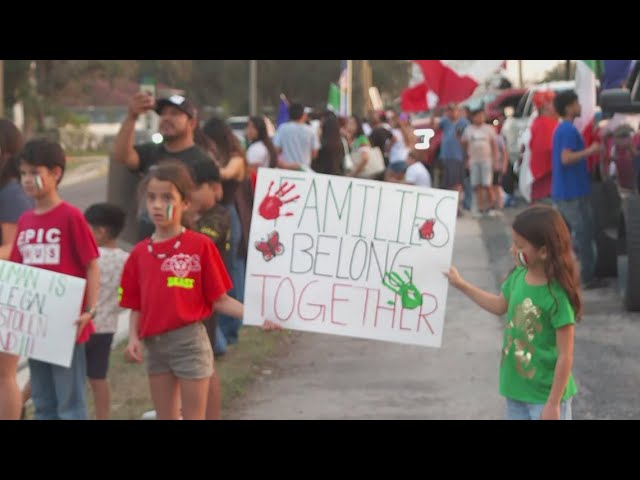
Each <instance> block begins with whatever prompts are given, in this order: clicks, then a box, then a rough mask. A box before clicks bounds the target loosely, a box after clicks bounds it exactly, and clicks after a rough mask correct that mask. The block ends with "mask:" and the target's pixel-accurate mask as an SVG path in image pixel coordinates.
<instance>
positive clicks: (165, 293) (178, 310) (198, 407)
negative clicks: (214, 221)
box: [120, 160, 244, 420]
mask: <svg viewBox="0 0 640 480" xmlns="http://www.w3.org/2000/svg"><path fill="white" fill-rule="evenodd" d="M143 186H144V188H145V201H146V206H147V209H148V211H149V214H150V217H151V220H152V221H153V223H154V225H155V233H154V235H153V236H152V237H151V238H149V239H145V240H143V241H142V242H140V243H138V244H137V245H136V246H135V247H134V248H133V250H132V251H131V254H130V256H129V259H128V260H127V263H126V264H125V268H124V272H123V274H122V282H121V289H122V290H121V293H122V298H121V301H120V305H121V306H122V307H125V308H130V309H131V310H132V313H131V323H130V329H129V344H128V346H127V349H126V355H127V357H128V358H129V359H130V360H132V361H135V362H142V360H143V356H142V344H143V342H144V346H145V349H146V360H147V372H148V375H149V385H150V388H151V399H152V401H153V403H154V406H155V410H156V416H157V417H156V418H158V419H161V420H162V419H164V420H170V419H176V420H177V419H179V418H180V407H181V408H182V418H184V419H185V420H189V419H192V420H196V419H204V418H205V412H206V406H207V396H208V391H209V379H210V377H211V375H212V374H213V368H214V366H213V351H212V348H211V343H210V341H209V338H208V336H207V331H206V328H205V326H204V325H203V322H202V321H203V320H204V319H206V318H208V317H209V316H210V315H211V313H212V309H213V310H215V311H217V312H221V313H225V314H227V315H229V316H232V317H235V318H239V319H240V318H242V316H243V311H244V309H243V306H242V304H241V303H240V302H238V301H237V300H235V299H233V298H231V297H230V296H229V295H228V294H227V293H226V292H227V291H228V290H229V289H230V288H231V280H230V279H229V275H228V273H227V270H226V268H225V266H224V263H223V261H222V258H221V257H220V254H219V253H218V250H217V249H216V247H215V246H214V244H213V243H212V242H211V240H209V238H208V237H206V236H205V235H203V234H201V233H197V232H192V231H190V230H187V229H185V227H184V226H182V223H183V220H185V219H184V214H185V213H186V210H187V207H188V206H189V201H190V198H191V193H192V191H193V181H192V179H191V175H190V172H189V170H188V169H187V167H186V166H185V165H184V164H182V163H180V162H176V161H173V160H167V161H163V162H161V163H159V164H158V166H156V167H153V168H152V169H151V170H150V171H149V174H148V176H147V178H146V179H145V182H144V184H143ZM185 223H186V222H185Z"/></svg>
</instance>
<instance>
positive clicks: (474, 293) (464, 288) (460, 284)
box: [443, 267, 509, 315]
mask: <svg viewBox="0 0 640 480" xmlns="http://www.w3.org/2000/svg"><path fill="white" fill-rule="evenodd" d="M443 273H444V276H445V277H447V278H448V279H449V283H450V284H451V285H453V286H454V287H456V288H457V289H458V290H460V291H461V292H462V293H464V294H465V295H466V296H467V297H469V298H470V299H471V300H473V301H474V302H475V303H477V304H478V305H480V306H481V307H482V308H484V309H485V310H486V311H488V312H491V313H493V314H494V315H504V314H505V313H507V308H508V307H509V305H508V304H507V300H506V299H505V298H504V296H503V295H502V293H500V295H494V294H493V293H489V292H485V291H484V290H482V289H480V288H478V287H476V286H475V285H473V284H472V283H469V282H467V281H466V280H465V279H464V278H462V276H461V275H460V273H458V270H457V269H456V267H451V268H450V269H449V271H448V272H443Z"/></svg>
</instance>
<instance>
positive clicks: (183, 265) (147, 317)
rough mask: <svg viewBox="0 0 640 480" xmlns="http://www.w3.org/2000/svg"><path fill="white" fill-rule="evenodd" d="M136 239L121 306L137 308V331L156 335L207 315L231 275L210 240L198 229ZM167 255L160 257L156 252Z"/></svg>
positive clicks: (228, 284) (124, 278)
mask: <svg viewBox="0 0 640 480" xmlns="http://www.w3.org/2000/svg"><path fill="white" fill-rule="evenodd" d="M177 240H178V237H174V238H170V239H168V240H163V241H161V242H153V252H149V239H146V240H143V241H141V242H140V243H138V244H137V245H136V246H135V247H133V250H132V251H131V254H130V255H129V259H128V260H127V263H126V264H125V266H124V271H123V272H122V281H121V282H120V286H121V294H122V298H121V300H120V306H121V307H124V308H130V309H132V310H137V311H139V312H140V329H139V332H138V335H139V336H140V338H145V337H148V336H150V335H159V334H161V333H165V332H168V331H171V330H175V329H177V328H180V327H184V326H185V325H188V324H190V323H194V322H198V321H200V320H204V319H205V318H208V317H209V316H211V312H212V310H213V304H214V302H215V301H216V300H217V299H218V298H220V296H221V295H223V294H224V293H226V292H227V291H228V290H230V289H231V287H232V284H231V279H230V278H229V274H228V273H227V270H226V268H225V266H224V262H223V261H222V258H221V257H220V254H219V253H218V249H217V248H216V247H215V245H214V244H213V242H211V240H209V238H207V237H206V236H205V235H202V234H201V233H197V232H192V231H190V230H187V231H185V232H184V233H183V234H182V236H181V237H180V245H179V246H178V247H177V248H176V243H177ZM162 255H166V257H164V258H158V256H162Z"/></svg>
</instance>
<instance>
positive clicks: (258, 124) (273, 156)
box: [249, 116, 278, 168]
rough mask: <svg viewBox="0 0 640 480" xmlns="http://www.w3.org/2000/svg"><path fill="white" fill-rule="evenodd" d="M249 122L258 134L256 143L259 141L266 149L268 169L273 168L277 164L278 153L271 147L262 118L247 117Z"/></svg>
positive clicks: (271, 143) (265, 124)
mask: <svg viewBox="0 0 640 480" xmlns="http://www.w3.org/2000/svg"><path fill="white" fill-rule="evenodd" d="M249 121H250V122H251V123H253V126H254V127H255V128H256V131H257V132H258V139H257V140H256V142H258V141H260V142H262V143H264V146H265V147H267V151H268V152H269V168H275V167H276V165H277V164H278V152H276V147H275V146H274V145H273V142H272V141H271V137H269V132H267V123H266V122H265V121H264V118H263V117H260V116H253V117H249Z"/></svg>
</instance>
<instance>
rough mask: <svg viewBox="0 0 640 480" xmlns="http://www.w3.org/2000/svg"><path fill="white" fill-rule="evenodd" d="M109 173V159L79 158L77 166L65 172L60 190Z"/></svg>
mask: <svg viewBox="0 0 640 480" xmlns="http://www.w3.org/2000/svg"><path fill="white" fill-rule="evenodd" d="M108 172H109V157H107V156H95V157H81V158H80V159H79V160H77V165H74V167H73V168H72V169H70V170H69V171H67V172H65V174H64V176H63V177H62V182H60V188H64V187H70V186H71V185H75V184H77V183H81V182H84V181H86V180H91V179H93V178H98V177H102V176H104V175H106V174H107V173H108Z"/></svg>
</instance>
